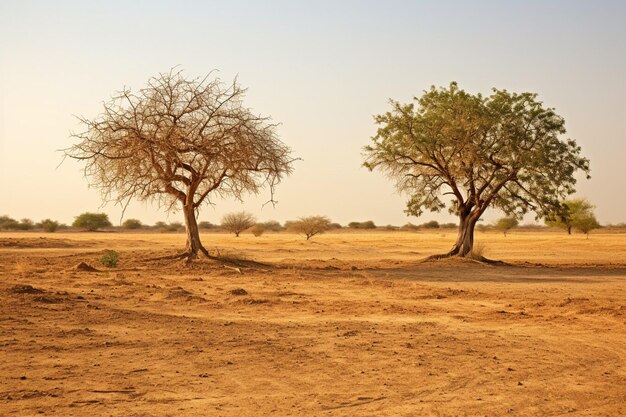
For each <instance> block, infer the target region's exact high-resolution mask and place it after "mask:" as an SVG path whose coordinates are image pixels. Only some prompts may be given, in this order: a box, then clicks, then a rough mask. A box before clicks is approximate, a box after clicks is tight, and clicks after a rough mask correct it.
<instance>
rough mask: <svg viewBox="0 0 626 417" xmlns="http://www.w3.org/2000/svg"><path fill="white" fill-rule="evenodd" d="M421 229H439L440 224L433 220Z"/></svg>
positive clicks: (423, 224) (424, 224)
mask: <svg viewBox="0 0 626 417" xmlns="http://www.w3.org/2000/svg"><path fill="white" fill-rule="evenodd" d="M420 227H422V228H423V229H439V222H438V221H437V220H431V221H429V222H426V223H422V225H421V226H420Z"/></svg>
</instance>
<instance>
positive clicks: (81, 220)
mask: <svg viewBox="0 0 626 417" xmlns="http://www.w3.org/2000/svg"><path fill="white" fill-rule="evenodd" d="M72 226H73V227H77V228H80V229H87V230H88V231H90V232H95V231H96V230H98V229H102V228H104V227H111V222H110V221H109V216H108V215H106V214H105V213H89V212H86V213H82V214H80V215H78V216H77V217H76V218H75V219H74V223H72Z"/></svg>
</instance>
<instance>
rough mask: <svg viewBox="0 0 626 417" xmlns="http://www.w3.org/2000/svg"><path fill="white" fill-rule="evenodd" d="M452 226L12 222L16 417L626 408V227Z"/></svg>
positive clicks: (3, 394) (3, 295) (2, 318)
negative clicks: (65, 229) (186, 231)
mask: <svg viewBox="0 0 626 417" xmlns="http://www.w3.org/2000/svg"><path fill="white" fill-rule="evenodd" d="M454 237H455V231H453V230H447V231H446V230H442V231H433V232H420V233H410V232H387V231H384V232H383V231H376V232H332V233H327V234H324V235H320V236H316V237H315V238H313V239H312V240H311V241H305V240H304V239H303V238H302V237H300V236H297V235H294V234H289V233H277V234H272V233H266V234H264V235H263V236H260V237H254V236H252V235H251V234H249V233H245V234H243V235H242V236H241V237H239V238H235V237H234V236H231V235H226V234H220V233H207V234H204V235H203V242H204V244H205V246H206V247H207V248H208V249H209V250H210V251H212V252H213V253H214V254H219V255H220V256H222V257H227V258H237V259H242V260H244V261H243V263H242V264H243V266H242V267H240V268H239V271H238V270H237V269H236V268H235V267H234V266H232V265H231V267H230V268H228V267H224V266H223V265H222V264H220V263H217V262H214V261H209V260H204V259H200V260H199V261H196V262H194V263H193V264H192V265H191V266H186V265H185V264H184V263H182V262H176V261H164V260H151V259H152V258H155V257H159V256H164V255H167V254H172V253H175V252H176V251H177V249H179V248H181V247H182V246H183V245H184V239H185V238H184V235H183V234H148V233H146V234H139V233H55V234H36V233H0V355H1V357H2V360H1V361H0V415H3V416H5V415H6V416H30V415H58V416H85V415H94V416H95V415H98V416H100V415H103V416H262V415H276V416H286V415H290V416H317V415H319V416H429V415H433V416H500V415H513V416H560V415H568V416H571V415H573V416H622V415H626V343H624V342H625V341H626V234H624V233H619V232H615V233H608V232H602V231H599V232H597V233H594V234H592V235H591V236H590V237H589V239H585V237H584V235H578V234H577V235H572V236H567V235H566V234H564V233H563V232H556V231H541V232H534V231H533V232H529V231H519V232H516V231H514V232H512V233H510V234H509V236H507V237H503V236H502V235H501V234H497V233H495V232H486V233H480V232H478V233H477V237H476V239H477V242H478V243H479V244H481V245H483V247H484V255H486V256H487V257H489V258H492V259H498V260H502V261H504V262H506V263H507V265H499V266H490V265H485V264H481V263H477V262H473V261H470V260H465V261H461V260H441V261H429V262H420V260H421V259H423V258H424V257H426V256H428V255H431V254H435V253H439V252H443V251H444V250H446V249H448V248H449V247H450V246H451V245H452V242H453V240H454ZM106 249H113V250H116V251H118V252H119V254H120V263H119V265H118V267H117V268H114V269H107V268H105V267H103V266H102V265H100V264H99V263H98V259H99V258H100V256H102V253H103V251H104V250H106ZM252 261H256V262H252ZM80 262H86V263H88V264H89V265H92V266H94V267H95V268H97V269H98V271H85V270H81V269H77V268H76V266H77V265H78V264H79V263H80Z"/></svg>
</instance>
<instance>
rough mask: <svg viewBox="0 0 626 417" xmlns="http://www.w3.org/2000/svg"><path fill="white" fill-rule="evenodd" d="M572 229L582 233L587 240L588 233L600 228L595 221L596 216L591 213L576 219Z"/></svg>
mask: <svg viewBox="0 0 626 417" xmlns="http://www.w3.org/2000/svg"><path fill="white" fill-rule="evenodd" d="M574 228H575V229H576V230H580V231H581V232H583V233H584V234H585V235H587V239H589V232H591V231H592V230H594V229H598V228H600V223H598V220H596V216H595V215H594V214H593V213H586V214H584V215H581V216H579V217H578V218H576V221H575V222H574Z"/></svg>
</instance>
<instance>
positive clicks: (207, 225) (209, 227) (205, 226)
mask: <svg viewBox="0 0 626 417" xmlns="http://www.w3.org/2000/svg"><path fill="white" fill-rule="evenodd" d="M198 229H203V230H212V229H217V226H216V225H214V224H213V223H211V222H207V221H203V222H199V223H198Z"/></svg>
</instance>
